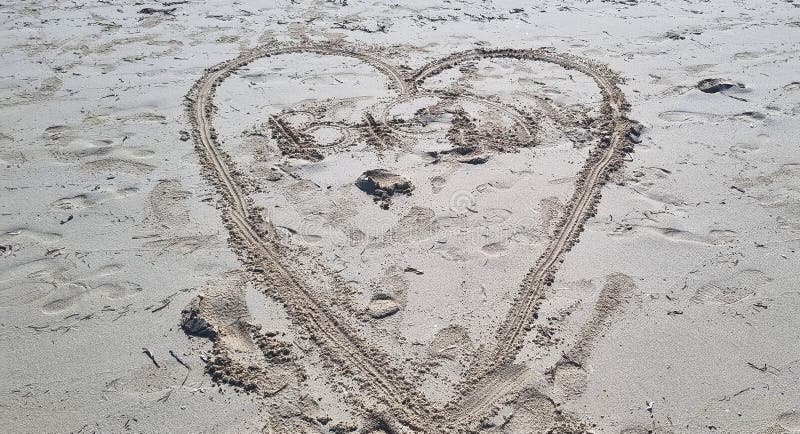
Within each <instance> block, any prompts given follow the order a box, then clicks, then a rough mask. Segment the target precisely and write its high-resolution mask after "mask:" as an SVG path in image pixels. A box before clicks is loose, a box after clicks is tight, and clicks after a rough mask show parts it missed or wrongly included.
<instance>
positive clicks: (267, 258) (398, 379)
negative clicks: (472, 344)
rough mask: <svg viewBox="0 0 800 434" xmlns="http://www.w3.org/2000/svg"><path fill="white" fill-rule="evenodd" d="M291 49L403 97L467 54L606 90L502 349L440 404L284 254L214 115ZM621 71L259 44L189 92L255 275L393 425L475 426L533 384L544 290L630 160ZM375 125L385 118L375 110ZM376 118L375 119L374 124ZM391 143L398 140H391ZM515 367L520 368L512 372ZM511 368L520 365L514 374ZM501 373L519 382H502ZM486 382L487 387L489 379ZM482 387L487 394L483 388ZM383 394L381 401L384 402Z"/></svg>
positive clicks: (208, 171)
mask: <svg viewBox="0 0 800 434" xmlns="http://www.w3.org/2000/svg"><path fill="white" fill-rule="evenodd" d="M290 53H312V54H319V55H333V56H344V57H351V58H355V59H360V60H362V61H364V62H366V63H367V64H369V65H371V66H373V67H374V68H376V69H377V70H378V71H379V72H381V73H383V74H384V75H386V76H387V77H388V78H390V79H391V82H392V87H393V88H395V90H396V91H397V92H398V93H399V94H400V96H399V97H400V98H404V97H408V96H412V95H415V94H416V93H417V92H418V90H417V89H418V88H419V87H420V86H421V84H422V82H423V81H424V80H425V79H426V78H429V77H431V76H434V75H436V74H438V73H440V72H442V71H444V70H446V69H449V68H452V67H454V66H456V65H457V64H459V63H462V62H467V61H474V60H479V59H490V58H509V59H519V60H530V61H541V62H547V63H553V64H556V65H560V66H562V67H563V68H565V69H567V70H573V71H577V72H580V73H583V74H585V75H587V76H588V77H590V78H592V79H593V80H594V82H595V83H596V84H597V86H598V87H599V89H600V91H601V93H602V95H603V105H602V116H603V121H604V122H603V123H604V125H605V128H606V130H607V131H606V132H607V135H606V136H607V137H606V139H605V140H603V141H602V142H601V144H600V146H599V147H598V148H597V149H595V150H593V151H592V152H591V154H590V156H589V158H588V159H587V161H586V163H585V166H584V168H583V169H582V170H581V172H580V173H579V176H578V181H577V182H576V190H575V193H574V194H573V196H572V199H571V200H570V202H569V203H568V205H567V207H566V209H565V212H564V214H563V217H562V219H561V220H560V222H559V224H558V226H557V228H556V229H555V230H554V232H553V236H552V238H551V240H550V242H549V243H548V245H547V247H546V249H545V251H544V253H543V254H542V255H541V256H540V258H539V259H538V260H537V262H536V263H535V265H534V267H533V268H532V269H531V270H530V272H529V273H528V274H527V276H526V278H525V279H524V281H523V283H522V285H521V287H520V289H519V292H518V294H517V296H516V298H515V300H514V303H513V305H512V307H511V309H510V310H509V313H508V315H507V317H506V318H505V320H504V322H503V324H502V326H501V327H500V329H499V331H498V333H497V340H496V345H495V348H494V349H493V350H491V351H489V352H487V353H486V354H487V355H488V356H487V357H484V358H482V359H479V360H478V361H477V362H476V363H474V364H473V366H471V367H470V369H469V371H468V373H467V375H466V376H465V379H464V381H463V382H462V384H461V385H460V386H459V389H460V391H461V392H462V393H461V396H462V397H463V398H462V399H460V400H456V401H454V402H451V403H450V404H448V405H447V406H446V407H445V408H444V409H440V410H437V409H435V408H434V406H433V405H432V404H431V403H429V402H428V400H427V399H426V398H425V397H424V396H423V395H422V394H421V393H420V392H419V391H418V390H417V389H416V388H415V387H414V385H413V384H412V383H410V382H409V381H408V380H406V379H405V378H403V377H402V376H401V375H400V374H399V370H398V369H396V368H393V367H392V366H391V361H390V360H389V358H388V357H387V356H386V355H385V354H384V353H383V352H381V351H380V350H378V349H376V348H374V347H370V346H369V345H368V343H367V342H366V341H365V340H364V339H363V338H362V337H360V336H358V334H357V333H356V331H355V330H354V329H353V328H352V327H351V326H349V325H348V323H347V321H346V320H345V319H343V318H339V317H338V316H337V314H336V313H335V312H333V311H332V310H331V309H330V308H329V307H327V306H326V305H325V303H324V302H323V301H320V300H317V299H316V298H315V297H314V294H313V293H312V292H311V291H310V290H309V288H307V287H306V286H305V285H304V283H303V281H302V280H301V279H300V278H299V277H298V276H297V275H296V274H295V273H293V272H292V269H291V265H289V264H284V263H282V262H281V258H282V257H284V255H283V254H282V253H281V249H282V247H281V245H280V243H279V241H278V239H277V237H276V235H275V230H274V228H273V227H272V226H271V224H270V222H267V221H263V220H262V218H261V217H260V216H259V214H258V213H256V212H255V211H254V210H253V203H252V201H251V200H250V199H249V198H247V197H246V196H245V195H244V193H243V192H242V190H243V189H242V187H241V182H240V181H238V180H237V177H236V175H235V173H236V169H235V168H234V167H233V164H232V162H231V160H230V158H229V157H228V156H227V155H226V154H225V153H224V152H223V151H222V149H221V146H220V143H219V142H218V137H217V133H216V130H215V129H214V127H213V122H212V115H213V112H214V110H215V107H214V104H213V98H214V94H215V89H216V88H217V86H218V85H219V84H220V83H222V82H223V81H224V80H225V79H226V78H227V77H228V76H230V75H231V74H232V73H233V72H234V71H236V70H237V69H239V68H242V67H243V66H245V65H247V64H249V63H251V62H253V61H255V60H257V59H261V58H265V57H269V56H274V55H280V54H290ZM619 82H620V79H619V78H618V77H617V76H616V75H615V74H614V73H612V72H611V71H609V70H608V69H606V68H605V67H603V66H602V65H598V64H596V63H594V62H591V61H588V60H585V59H581V58H579V57H576V56H572V55H567V54H560V53H557V52H555V51H553V50H551V49H544V48H542V49H533V50H513V49H499V50H471V51H465V52H462V53H457V54H453V55H450V56H448V57H445V58H443V59H440V60H437V61H434V62H431V63H429V64H427V65H425V66H423V67H422V68H420V69H418V70H417V71H415V72H412V73H410V74H408V76H405V75H404V74H402V73H400V72H399V71H398V70H397V69H395V68H394V67H392V66H390V65H388V64H387V63H385V62H383V61H382V60H380V59H378V58H377V57H374V56H371V55H368V54H364V53H359V52H356V51H352V50H348V49H344V48H341V47H338V46H295V47H286V48H274V49H270V48H266V47H261V48H255V49H253V50H250V51H247V52H245V53H243V54H242V55H240V56H239V57H237V58H235V59H232V60H229V61H226V62H222V63H220V64H218V65H216V66H214V67H211V68H210V69H208V70H207V71H206V73H205V74H204V75H203V76H202V78H201V79H200V80H199V81H198V82H197V83H196V84H195V86H194V87H193V88H192V90H191V91H190V92H189V94H188V96H187V99H188V109H189V115H190V117H191V120H192V124H193V133H194V139H195V143H196V149H197V151H198V153H199V154H200V157H201V160H202V162H203V167H204V175H205V176H207V177H208V178H209V180H210V181H211V182H212V183H213V184H214V185H215V186H216V187H217V189H218V191H219V193H220V194H221V195H222V197H223V201H222V202H221V204H222V214H223V219H224V221H225V224H226V227H227V228H228V230H229V231H230V240H231V241H230V242H231V245H232V247H233V249H234V250H235V251H236V252H237V254H238V255H239V257H240V259H241V260H242V261H243V263H244V264H245V265H246V268H247V270H248V272H249V276H250V277H251V279H252V280H253V281H254V282H257V283H258V284H260V285H262V287H264V288H265V291H266V292H267V293H268V294H269V295H270V296H272V297H274V298H276V299H277V300H279V301H281V302H282V303H283V304H284V306H285V308H286V310H287V312H288V313H289V315H290V316H291V317H292V318H293V320H294V321H295V322H296V323H297V324H298V325H301V326H303V327H304V328H305V329H306V330H307V331H308V332H309V333H310V335H311V336H312V338H313V339H314V340H315V341H316V343H317V344H318V345H319V347H320V349H321V350H322V351H321V352H322V353H323V355H324V356H325V357H327V358H328V359H329V360H330V361H331V362H333V363H334V364H335V365H338V366H340V367H344V368H343V370H344V371H345V372H346V373H349V376H350V377H351V378H352V380H353V381H354V382H355V383H356V384H358V385H359V387H361V389H362V391H361V392H362V393H361V394H352V395H362V398H360V399H359V401H360V402H359V404H360V405H361V406H362V407H363V410H364V411H365V412H367V413H372V414H380V415H379V416H377V417H379V418H380V419H382V420H384V424H385V425H387V426H398V425H404V426H406V427H408V428H410V429H412V430H415V431H424V432H454V431H464V430H469V429H470V427H471V426H474V425H475V424H477V423H478V422H479V421H480V419H481V418H482V417H483V415H485V413H486V412H487V411H489V410H490V409H491V408H492V407H493V406H494V405H495V403H496V402H497V401H499V400H500V399H502V398H503V397H504V396H507V395H508V394H510V393H518V392H520V391H521V390H522V389H523V388H524V384H521V383H522V381H521V380H520V378H521V377H522V375H521V373H522V372H523V371H519V370H517V369H516V368H513V366H514V359H515V357H516V355H517V353H518V352H519V350H520V348H521V347H522V344H523V340H524V338H525V336H526V334H527V331H528V330H529V328H530V325H531V323H532V321H533V319H534V313H535V312H536V310H537V303H538V300H539V299H540V297H541V295H542V293H543V291H544V290H545V289H546V288H547V287H548V286H549V285H550V284H551V283H552V281H553V278H554V275H555V272H556V270H557V269H558V267H559V264H560V263H561V262H562V261H563V258H564V254H565V253H566V252H567V251H569V250H570V248H571V247H572V246H574V245H575V243H577V242H578V237H579V234H580V232H581V231H582V230H583V227H584V223H585V222H586V220H587V219H588V218H589V217H591V216H592V215H594V213H595V209H596V205H597V203H598V201H599V198H600V189H601V187H602V185H603V184H604V183H605V182H606V181H607V179H608V174H609V173H610V172H611V171H612V170H614V169H615V168H617V167H619V166H620V165H621V164H622V156H623V155H624V154H625V152H627V151H629V150H630V149H629V147H630V146H631V142H630V140H629V138H628V135H629V133H630V131H631V128H632V127H634V126H635V123H634V122H632V121H630V120H628V119H627V118H626V117H625V113H626V112H627V111H628V104H627V103H626V102H625V98H624V95H623V94H622V92H621V91H620V89H619V88H618V87H617V84H618V83H619ZM369 121H370V122H369V123H370V127H373V129H375V128H382V127H384V126H385V123H383V122H380V121H378V120H375V119H374V118H372V119H369ZM373 122H374V123H375V125H372V124H373ZM384 145H388V144H385V143H384ZM509 369H511V371H509ZM511 372H514V374H512V375H509V374H510V373H511ZM500 378H503V379H504V380H511V381H510V383H512V384H509V381H498V380H499V379H500ZM481 386H485V387H481ZM478 390H480V391H481V392H482V393H475V392H476V391H478ZM376 403H377V405H376Z"/></svg>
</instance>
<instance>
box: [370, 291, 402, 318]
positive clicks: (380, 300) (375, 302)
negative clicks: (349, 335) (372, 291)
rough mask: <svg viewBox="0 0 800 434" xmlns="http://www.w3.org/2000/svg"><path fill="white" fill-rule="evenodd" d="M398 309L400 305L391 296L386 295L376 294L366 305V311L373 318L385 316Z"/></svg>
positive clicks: (392, 313)
mask: <svg viewBox="0 0 800 434" xmlns="http://www.w3.org/2000/svg"><path fill="white" fill-rule="evenodd" d="M399 310H400V306H398V305H397V302H396V301H394V300H393V299H392V298H391V297H388V296H386V295H376V296H375V297H373V298H372V301H371V302H370V303H369V307H367V313H369V315H370V316H371V317H373V318H376V319H379V318H386V317H387V316H390V315H394V314H395V313H397V311H399Z"/></svg>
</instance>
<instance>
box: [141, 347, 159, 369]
mask: <svg viewBox="0 0 800 434" xmlns="http://www.w3.org/2000/svg"><path fill="white" fill-rule="evenodd" d="M142 352H143V353H145V354H147V357H149V358H150V360H152V361H153V364H154V365H156V368H161V366H159V365H158V362H156V358H155V357H154V356H153V353H151V352H150V350H148V349H147V348H142Z"/></svg>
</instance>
